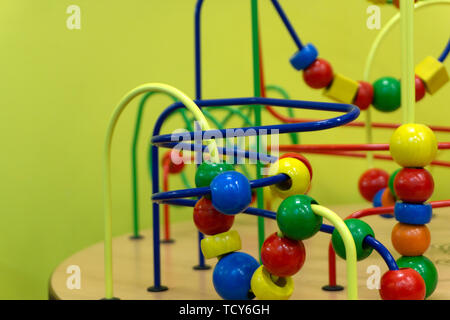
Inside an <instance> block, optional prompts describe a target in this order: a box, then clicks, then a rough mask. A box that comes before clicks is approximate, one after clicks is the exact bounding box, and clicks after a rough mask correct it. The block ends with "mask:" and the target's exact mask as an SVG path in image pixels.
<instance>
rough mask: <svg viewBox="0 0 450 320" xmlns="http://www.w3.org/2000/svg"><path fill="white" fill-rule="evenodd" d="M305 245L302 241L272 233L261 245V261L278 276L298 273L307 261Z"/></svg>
mask: <svg viewBox="0 0 450 320" xmlns="http://www.w3.org/2000/svg"><path fill="white" fill-rule="evenodd" d="M305 256H306V253H305V246H304V245H303V242H302V241H299V240H292V239H289V238H286V237H283V236H279V235H278V234H277V233H276V232H275V233H273V234H271V235H270V236H269V237H268V238H267V239H266V240H265V241H264V243H263V245H262V247H261V262H262V264H263V265H264V267H266V269H267V270H268V271H269V272H270V273H271V274H273V275H275V276H277V277H289V276H292V275H294V274H296V273H297V272H298V271H299V270H300V269H301V267H302V266H303V264H304V263H305Z"/></svg>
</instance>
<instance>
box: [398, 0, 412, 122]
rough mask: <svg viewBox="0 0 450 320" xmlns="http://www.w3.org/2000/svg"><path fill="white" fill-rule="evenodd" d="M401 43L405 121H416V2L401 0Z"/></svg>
mask: <svg viewBox="0 0 450 320" xmlns="http://www.w3.org/2000/svg"><path fill="white" fill-rule="evenodd" d="M400 15H401V28H400V31H401V39H402V40H401V43H402V47H401V48H402V49H401V50H402V86H401V90H402V105H403V108H404V109H403V123H414V118H415V103H416V101H415V90H416V89H415V81H414V3H413V2H412V1H410V0H401V1H400Z"/></svg>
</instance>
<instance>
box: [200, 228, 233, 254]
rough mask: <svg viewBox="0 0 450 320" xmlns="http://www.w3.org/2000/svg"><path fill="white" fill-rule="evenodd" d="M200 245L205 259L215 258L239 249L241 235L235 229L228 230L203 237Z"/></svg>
mask: <svg viewBox="0 0 450 320" xmlns="http://www.w3.org/2000/svg"><path fill="white" fill-rule="evenodd" d="M200 246H201V248H202V252H203V255H204V256H205V258H206V259H211V258H216V257H219V256H223V255H224V254H227V253H231V252H234V251H238V250H241V237H240V236H239V233H238V232H237V231H235V230H230V231H227V232H223V233H218V234H216V235H213V236H211V237H206V238H204V239H203V240H202V241H201V243H200Z"/></svg>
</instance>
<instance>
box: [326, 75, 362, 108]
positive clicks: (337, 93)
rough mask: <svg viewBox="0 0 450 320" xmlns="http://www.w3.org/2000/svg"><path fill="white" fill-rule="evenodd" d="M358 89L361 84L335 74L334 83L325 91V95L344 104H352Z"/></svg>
mask: <svg viewBox="0 0 450 320" xmlns="http://www.w3.org/2000/svg"><path fill="white" fill-rule="evenodd" d="M358 88H359V84H358V82H356V81H355V80H352V79H350V78H347V77H344V76H343V75H341V74H335V75H334V79H333V82H332V83H331V85H330V87H329V88H328V89H325V91H324V94H325V95H326V96H327V97H329V98H331V99H334V100H337V101H340V102H342V103H352V102H353V99H354V98H355V96H356V93H357V92H358Z"/></svg>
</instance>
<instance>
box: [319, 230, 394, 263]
mask: <svg viewBox="0 0 450 320" xmlns="http://www.w3.org/2000/svg"><path fill="white" fill-rule="evenodd" d="M320 231H322V232H326V233H330V234H332V233H333V231H334V227H333V226H329V225H326V224H322V225H321V226H320ZM363 243H364V244H365V245H367V246H370V247H372V248H374V249H375V250H376V251H377V252H378V253H379V254H380V256H381V257H382V258H383V260H384V261H385V262H386V265H387V266H388V268H389V270H398V266H397V262H396V261H395V259H394V257H393V256H392V254H391V253H390V252H389V250H388V249H386V247H385V246H384V245H383V244H382V243H381V242H380V241H378V240H377V239H375V238H374V237H372V236H366V237H365V238H364V242H363Z"/></svg>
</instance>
